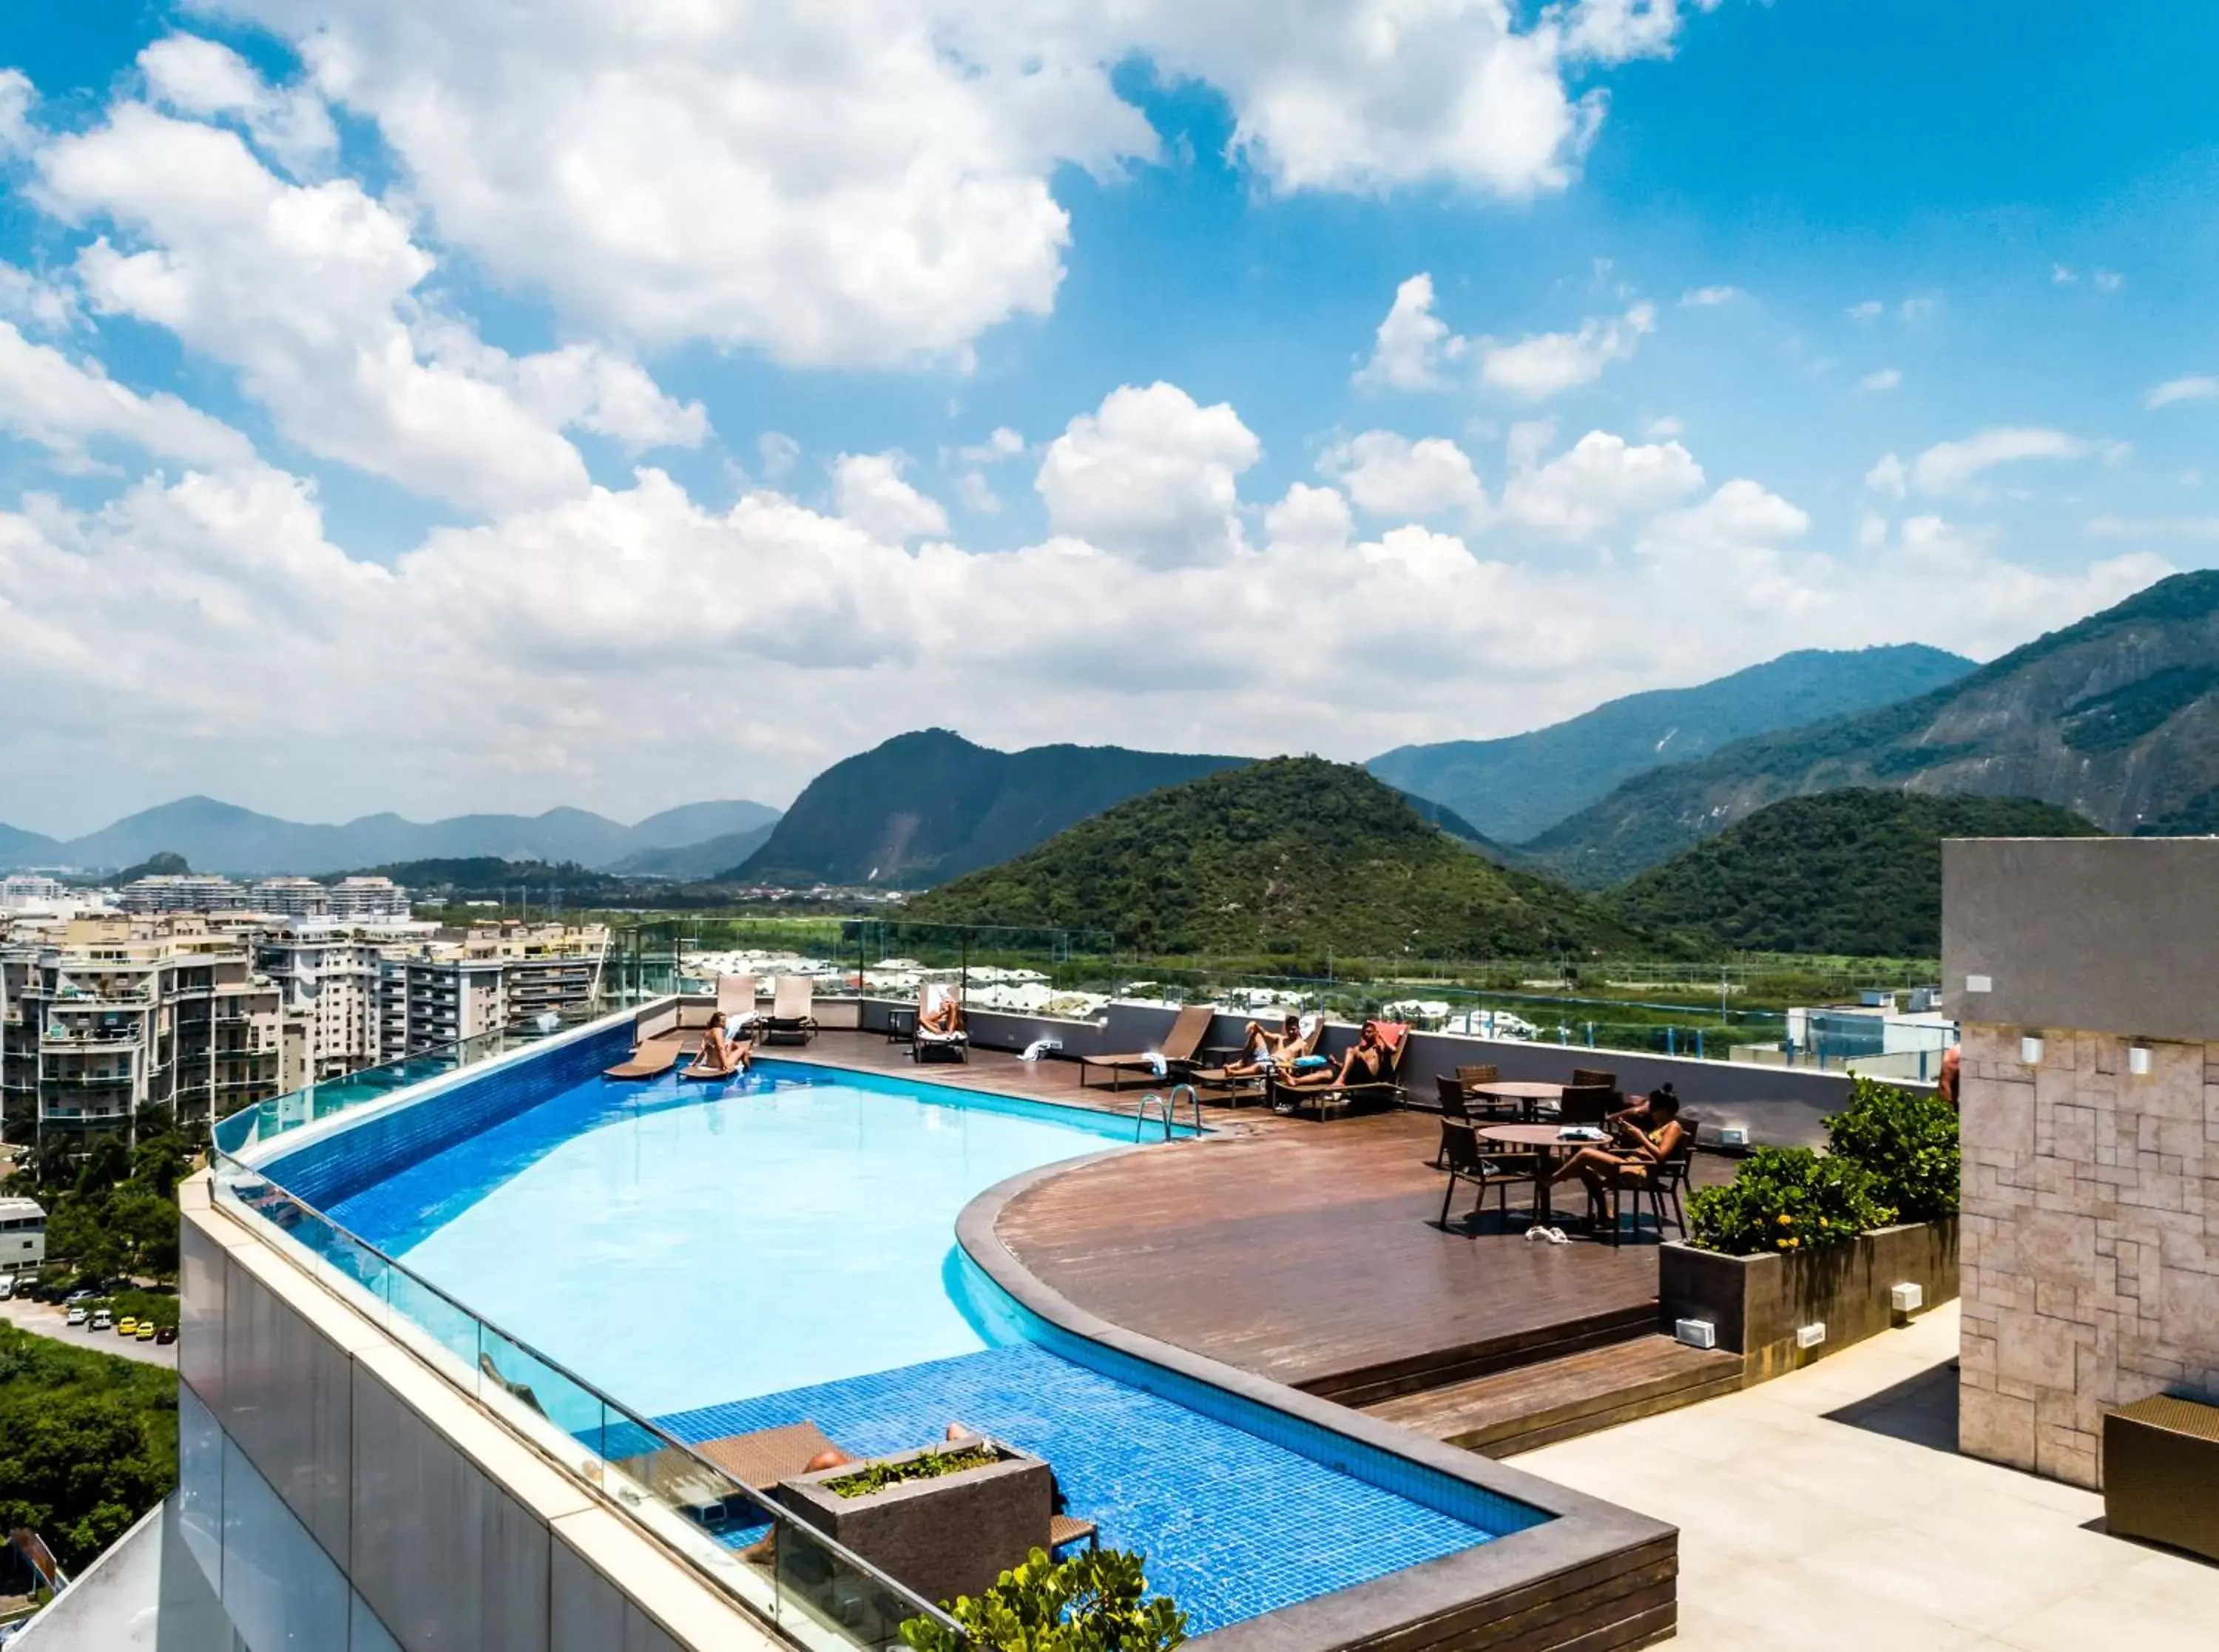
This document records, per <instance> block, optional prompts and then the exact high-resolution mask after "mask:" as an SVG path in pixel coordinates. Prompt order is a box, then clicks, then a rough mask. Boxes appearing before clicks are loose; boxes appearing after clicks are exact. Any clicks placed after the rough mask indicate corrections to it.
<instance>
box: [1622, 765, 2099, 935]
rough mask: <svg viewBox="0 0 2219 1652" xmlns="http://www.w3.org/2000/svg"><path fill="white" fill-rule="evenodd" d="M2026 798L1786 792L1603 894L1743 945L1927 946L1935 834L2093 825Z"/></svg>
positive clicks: (1652, 918)
mask: <svg viewBox="0 0 2219 1652" xmlns="http://www.w3.org/2000/svg"><path fill="white" fill-rule="evenodd" d="M2098 835H2100V833H2099V832H2098V829H2097V828H2096V827H2094V826H2092V825H2091V824H2089V823H2088V822H2086V821H2085V820H2083V819H2082V818H2081V817H2079V816H2078V815H2076V814H2073V812H2072V811H2071V810H2066V809H2060V808H2058V807H2057V806H2056V805H2055V804H2047V803H2039V802H2036V800H2035V799H2034V798H1967V797H1930V796H1927V795H1924V794H1922V793H1919V792H1880V791H1872V790H1868V789H1865V788H1862V787H1851V788H1849V789H1848V790H1846V791H1841V792H1821V793H1818V794H1817V795H1815V796H1812V797H1807V798H1783V799H1782V800H1781V801H1780V802H1778V803H1775V804H1768V805H1767V806H1766V807H1764V808H1762V809H1760V810H1757V811H1756V813H1755V814H1753V815H1751V816H1750V817H1749V818H1748V819H1746V820H1743V821H1741V822H1739V823H1737V824H1735V825H1732V826H1729V827H1727V828H1726V829H1725V830H1724V831H1723V832H1720V833H1719V835H1717V836H1716V837H1713V838H1709V839H1706V841H1704V842H1700V843H1698V844H1696V845H1695V846H1694V848H1691V849H1686V850H1683V851H1682V852H1681V853H1680V854H1677V855H1675V856H1674V857H1673V858H1672V859H1671V860H1668V861H1666V862H1665V863H1664V864H1663V866H1652V867H1650V869H1649V870H1648V871H1647V872H1644V873H1641V874H1640V876H1638V877H1637V878H1635V879H1632V881H1631V882H1630V883H1627V884H1625V885H1622V886H1620V887H1619V888H1618V889H1616V890H1613V891H1612V892H1611V893H1610V894H1609V895H1608V896H1607V897H1605V898H1606V899H1607V900H1609V901H1610V902H1612V904H1614V905H1615V906H1616V907H1617V909H1618V910H1619V913H1620V914H1621V915H1622V916H1624V918H1625V921H1626V922H1627V923H1628V924H1630V925H1632V926H1634V927H1636V928H1644V929H1648V930H1650V931H1654V932H1659V933H1669V932H1672V931H1680V932H1684V933H1687V934H1689V935H1691V936H1694V937H1695V938H1698V939H1700V940H1707V941H1713V942H1716V943H1718V944H1719V945H1722V946H1725V947H1734V948H1737V949H1743V950H1747V951H1751V952H1774V953H1828V954H1836V955H1846V956H1849V957H1860V958H1934V957H1938V956H1939V955H1940V953H1941V950H1942V839H1943V838H1945V837H2093V836H2098Z"/></svg>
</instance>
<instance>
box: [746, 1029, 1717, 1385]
mask: <svg viewBox="0 0 2219 1652" xmlns="http://www.w3.org/2000/svg"><path fill="white" fill-rule="evenodd" d="M767 1053H775V1054H779V1055H793V1056H798V1057H801V1058H803V1059H818V1060H823V1061H826V1062H830V1063H835V1064H837V1065H847V1066H856V1067H864V1068H867V1069H872V1070H877V1071H902V1072H904V1073H907V1072H915V1071H917V1069H916V1068H915V1067H914V1066H913V1065H911V1062H910V1061H909V1059H908V1058H907V1053H906V1049H905V1046H901V1045H895V1044H888V1043H886V1041H885V1040H883V1039H881V1038H879V1037H876V1036H873V1035H867V1034H826V1035H824V1036H823V1037H821V1038H819V1040H817V1043H816V1044H815V1045H814V1046H811V1048H810V1049H809V1050H808V1051H806V1052H802V1051H778V1052H767ZM917 1076H918V1077H920V1078H930V1079H931V1080H932V1081H933V1082H935V1083H943V1084H955V1085H960V1086H963V1087H967V1088H976V1089H982V1090H992V1091H995V1092H998V1093H1001V1094H1006V1095H1015V1096H1036V1097H1039V1098H1041V1099H1043V1100H1054V1101H1059V1102H1085V1103H1086V1104H1088V1105H1091V1106H1098V1107H1103V1108H1112V1109H1118V1110H1122V1111H1130V1110H1131V1109H1132V1108H1133V1107H1134V1104H1135V1102H1137V1099H1138V1096H1139V1094H1140V1092H1139V1091H1137V1090H1126V1091H1124V1092H1123V1093H1122V1094H1113V1093H1112V1092H1110V1091H1108V1090H1101V1089H1091V1090H1083V1091H1082V1090H1079V1088H1078V1068H1077V1065H1076V1064H1075V1063H1066V1062H1059V1061H1047V1062H1041V1063H1038V1064H1036V1065H1027V1064H1025V1063H1022V1062H1020V1061H1017V1060H1016V1059H1014V1058H1013V1057H1010V1056H1007V1055H1002V1054H998V1053H994V1052H988V1051H978V1052H974V1053H973V1056H972V1058H971V1059H970V1061H969V1062H967V1063H965V1064H960V1065H958V1064H954V1063H948V1064H935V1065H932V1066H931V1067H929V1068H928V1069H926V1070H924V1071H923V1072H920V1073H918V1074H917ZM1211 1122H1212V1123H1213V1124H1216V1125H1220V1126H1227V1127H1229V1128H1228V1131H1227V1133H1225V1134H1223V1135H1221V1136H1213V1137H1211V1138H1208V1139H1204V1140H1195V1141H1184V1142H1177V1143H1171V1144H1159V1145H1158V1146H1155V1147H1154V1148H1153V1149H1152V1150H1151V1151H1149V1152H1145V1153H1134V1154H1128V1155H1124V1156H1122V1157H1119V1158H1112V1159H1108V1160H1104V1161H1103V1162H1101V1163H1099V1164H1090V1165H1085V1166H1082V1167H1080V1168H1078V1169H1076V1170H1073V1171H1068V1172H1066V1173H1065V1174H1063V1175H1060V1176H1057V1177H1051V1178H1049V1179H1048V1180H1047V1181H1045V1182H1043V1183H1041V1184H1039V1185H1038V1186H1036V1187H1035V1188H1032V1189H1029V1190H1028V1191H1027V1192H1026V1193H1025V1194H1023V1195H1022V1196H1020V1197H1019V1198H1018V1199H1016V1201H1014V1202H1012V1203H1011V1204H1010V1208H1008V1209H1007V1210H1005V1211H1004V1213H1003V1215H1002V1219H1001V1223H1000V1232H1001V1235H1002V1238H1003V1239H1004V1241H1005V1242H1006V1243H1007V1244H1008V1245H1010V1249H1011V1250H1012V1251H1015V1252H1016V1255H1017V1257H1018V1258H1019V1259H1020V1260H1022V1262H1023V1263H1024V1264H1025V1265H1026V1266H1027V1267H1028V1268H1029V1269H1031V1270H1032V1271H1033V1272H1034V1273H1035V1274H1036V1275H1037V1276H1039V1277H1040V1278H1041V1280H1043V1281H1044V1282H1047V1284H1048V1285H1050V1286H1052V1287H1053V1288H1054V1289H1056V1290H1058V1291H1060V1292H1061V1293H1062V1294H1063V1295H1065V1296H1066V1297H1068V1298H1069V1299H1071V1301H1073V1302H1075V1303H1077V1304H1078V1305H1079V1306H1080V1307H1085V1308H1086V1309H1087V1310H1088V1311H1090V1312H1091V1313H1094V1314H1099V1315H1100V1316H1102V1317H1103V1318H1104V1319H1107V1320H1111V1321H1113V1322H1115V1323H1116V1324H1118V1325H1122V1326H1126V1327H1127V1328H1128V1329H1130V1330H1134V1331H1138V1332H1143V1333H1144V1334H1146V1335H1148V1336H1152V1337H1155V1338H1159V1339H1160V1340H1162V1341H1165V1342H1169V1343H1172V1344H1174V1345H1178V1346H1179V1347H1183V1348H1186V1349H1189V1350H1191V1351H1194V1352H1196V1353H1200V1354H1204V1355H1207V1356H1209V1357H1212V1358H1215V1359H1220V1360H1223V1361H1224V1362H1225V1363H1228V1364H1230V1365H1234V1366H1237V1367H1239V1368H1240V1369H1245V1370H1248V1371H1252V1372H1255V1373H1257V1374H1259V1375H1260V1376H1267V1377H1271V1378H1272V1379H1273V1380H1275V1381H1277V1382H1284V1383H1287V1384H1289V1385H1290V1386H1292V1387H1296V1388H1304V1389H1307V1390H1308V1391H1309V1392H1311V1393H1314V1394H1320V1395H1322V1396H1324V1397H1327V1398H1331V1399H1337V1400H1341V1401H1342V1402H1344V1403H1346V1404H1352V1405H1371V1404H1376V1403H1377V1402H1379V1401H1382V1400H1388V1399H1390V1398H1391V1397H1393V1396H1394V1395H1396V1394H1403V1393H1408V1392H1411V1391H1413V1390H1417V1389H1421V1388H1438V1387H1440V1386H1441V1385H1443V1384H1446V1383H1451V1382H1463V1381H1467V1380H1470V1379H1472V1378H1475V1377H1477V1376H1483V1375H1485V1374H1486V1373H1488V1372H1490V1371H1495V1370H1500V1369H1505V1368H1507V1367H1510V1366H1515V1365H1522V1364H1526V1363H1532V1362H1535V1361H1538V1360H1544V1359H1549V1358H1555V1357H1562V1356H1564V1355H1567V1354H1571V1353H1576V1352H1577V1351H1580V1350H1582V1349H1587V1348H1593V1347H1596V1346H1599V1345H1605V1344H1608V1343H1613V1342H1618V1341H1621V1340H1624V1339H1625V1338H1631V1337H1637V1336H1643V1335H1645V1334H1647V1333H1648V1332H1651V1331H1653V1330H1654V1328H1655V1323H1656V1320H1655V1305H1656V1246H1655V1245H1654V1244H1653V1243H1650V1242H1643V1243H1638V1244H1636V1243H1628V1244H1627V1245H1625V1246H1623V1247H1622V1248H1620V1249H1619V1250H1616V1251H1613V1250H1612V1249H1610V1248H1609V1247H1608V1246H1607V1245H1601V1244H1599V1243H1595V1242H1593V1241H1587V1240H1581V1241H1576V1242H1575V1243H1573V1244H1570V1245H1547V1244H1540V1243H1532V1242H1529V1241H1527V1240H1526V1239H1525V1237H1524V1234H1523V1231H1522V1229H1520V1228H1519V1227H1510V1228H1509V1229H1507V1230H1501V1229H1499V1224H1498V1221H1497V1219H1496V1217H1495V1215H1494V1214H1493V1213H1492V1212H1490V1213H1489V1215H1488V1217H1487V1218H1486V1219H1485V1222H1484V1224H1483V1226H1482V1230H1481V1231H1480V1232H1478V1233H1470V1232H1468V1231H1466V1230H1465V1229H1464V1228H1463V1227H1461V1226H1452V1227H1451V1228H1450V1229H1449V1230H1447V1231H1444V1230H1443V1229H1442V1228H1440V1227H1438V1226H1436V1225H1435V1222H1436V1220H1437V1219H1438V1217H1439V1214H1440V1206H1441V1193H1442V1180H1441V1177H1440V1174H1439V1172H1438V1171H1434V1170H1433V1168H1432V1167H1431V1165H1430V1163H1429V1161H1430V1160H1431V1158H1432V1157H1433V1152H1434V1145H1435V1142H1436V1141H1437V1140H1438V1138H1439V1124H1438V1123H1437V1122H1436V1121H1435V1120H1434V1119H1433V1117H1432V1115H1427V1114H1424V1113H1417V1112H1408V1113H1391V1114H1383V1115H1375V1116H1372V1117H1368V1118H1358V1119H1345V1120H1340V1121H1333V1122H1329V1123H1324V1124H1319V1123H1314V1122H1309V1121H1296V1120H1288V1119H1281V1118H1277V1117H1276V1116H1274V1115H1271V1114H1269V1113H1267V1112H1261V1111H1260V1110H1259V1109H1253V1108H1251V1109H1242V1110H1240V1111H1238V1112H1232V1113H1228V1112H1225V1111H1223V1110H1220V1109H1212V1110H1211ZM1699 1164H1703V1165H1704V1169H1705V1171H1707V1172H1709V1173H1717V1172H1718V1166H1717V1164H1716V1162H1715V1161H1709V1162H1707V1163H1706V1162H1704V1161H1699ZM1469 1200H1470V1191H1469V1189H1466V1190H1464V1192H1462V1193H1461V1194H1460V1195H1459V1197H1458V1202H1457V1214H1458V1217H1461V1216H1462V1214H1464V1211H1465V1210H1466V1209H1468V1208H1469Z"/></svg>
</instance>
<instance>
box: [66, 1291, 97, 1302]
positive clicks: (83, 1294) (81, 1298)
mask: <svg viewBox="0 0 2219 1652" xmlns="http://www.w3.org/2000/svg"><path fill="white" fill-rule="evenodd" d="M97 1295H100V1293H99V1292H98V1291H96V1290H73V1291H71V1293H70V1294H69V1295H66V1296H65V1297H63V1298H62V1301H63V1304H64V1305H65V1306H66V1305H68V1304H69V1303H71V1302H89V1301H91V1300H92V1299H93V1298H94V1297H96V1296H97Z"/></svg>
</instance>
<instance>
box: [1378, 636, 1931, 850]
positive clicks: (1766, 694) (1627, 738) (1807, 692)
mask: <svg viewBox="0 0 2219 1652" xmlns="http://www.w3.org/2000/svg"><path fill="white" fill-rule="evenodd" d="M1972 669H1973V662H1972V661H1970V660H1967V659H1962V658H1960V657H1959V656H1958V655H1954V654H1945V653H1943V652H1942V650H1941V649H1930V648H1926V647H1924V646H1923V645H1921V644H1918V643H1903V644H1900V645H1899V646H1897V647H1893V648H1873V649H1855V650H1848V651H1830V650H1826V649H1803V650H1801V651H1799V652H1798V653H1794V654H1783V655H1781V656H1780V658H1778V659H1777V660H1773V661H1768V662H1767V663H1765V664H1763V665H1760V666H1751V667H1750V668H1749V669H1748V670H1746V671H1737V672H1735V673H1734V674H1732V675H1731V676H1730V677H1720V678H1719V679H1718V680H1716V681H1714V682H1706V683H1702V684H1700V685H1698V686H1695V687H1693V688H1659V689H1656V690H1653V691H1651V692H1648V693H1645V694H1628V695H1627V696H1626V697H1625V699H1614V700H1609V701H1606V702H1605V703H1604V704H1602V705H1598V706H1596V707H1595V708H1594V711H1587V712H1583V713H1582V714H1581V715H1580V716H1578V717H1573V718H1571V719H1569V721H1567V722H1563V723H1557V724H1551V725H1550V726H1549V727H1548V728H1545V729H1536V730H1533V731H1532V733H1530V734H1520V735H1512V736H1509V737H1508V738H1507V739H1504V740H1453V741H1450V742H1447V743H1446V744H1444V745H1437V746H1402V747H1398V748H1395V750H1393V751H1390V752H1387V753H1384V754H1383V755H1380V756H1377V757H1375V758H1373V759H1372V760H1371V761H1370V762H1369V763H1367V764H1365V765H1364V767H1367V768H1369V769H1370V770H1371V772H1372V773H1374V774H1377V776H1378V777H1379V778H1380V779H1383V780H1384V781H1386V782H1387V783H1388V784H1389V785H1390V786H1400V787H1401V788H1402V790H1403V791H1405V792H1415V793H1417V794H1418V795H1419V796H1420V797H1425V798H1438V799H1439V801H1440V802H1442V803H1445V804H1448V806H1449V807H1450V808H1451V809H1453V810H1456V811H1457V812H1458V813H1459V814H1461V815H1463V816H1464V817H1465V818H1466V819H1467V820H1469V821H1470V822H1471V823H1472V824H1473V825H1474V826H1476V827H1477V828H1478V829H1479V830H1481V831H1482V832H1484V833H1486V834H1487V835H1489V836H1490V837H1495V838H1500V839H1501V840H1503V841H1504V842H1511V843H1520V842H1524V841H1525V840H1526V839H1527V838H1529V837H1532V836H1534V835H1537V834H1538V833H1539V832H1542V831H1544V830H1545V829H1547V828H1548V827H1550V826H1552V825H1554V824H1555V823H1557V822H1558V821H1560V820H1562V819H1563V818H1564V817H1566V816H1567V815H1569V814H1572V813H1575V812H1576V811H1577V810H1581V809H1584V808H1586V807H1587V806H1588V804H1591V803H1594V802H1595V801H1597V800H1598V799H1599V798H1602V797H1603V796H1605V795H1606V794H1607V792H1609V791H1610V790H1611V788H1612V787H1613V786H1617V785H1618V784H1619V782H1621V781H1623V780H1627V779H1632V777H1633V776H1634V775H1636V774H1640V773H1645V772H1646V771H1648V770H1650V769H1652V768H1657V767H1662V766H1663V765H1665V764H1668V763H1685V762H1692V761H1694V760H1695V759H1696V758H1699V757H1706V756H1708V755H1710V754H1711V753H1712V752H1714V751H1716V750H1718V749H1719V747H1721V746H1725V745H1727V744H1730V743H1731V742H1733V741H1736V740H1739V739H1742V738H1743V737H1744V736H1750V735H1756V734H1768V733H1770V732H1772V731H1773V730H1778V729H1791V728H1795V727H1799V726H1800V725H1801V724H1807V723H1816V722H1818V721H1819V720H1820V719H1821V718H1824V717H1839V716H1841V715H1843V714H1844V713H1846V712H1850V711H1867V710H1869V709H1871V708H1872V707H1874V706H1877V705H1888V704H1889V703H1891V702H1892V701H1895V700H1900V699H1910V698H1911V696H1913V695H1915V694H1924V693H1925V692H1928V691H1929V690H1930V689H1935V688H1939V687H1941V686H1942V685H1944V684H1945V683H1949V682H1952V681H1955V680H1956V679H1957V678H1960V677H1961V676H1963V675H1964V674H1966V673H1967V672H1968V671H1970V670H1972Z"/></svg>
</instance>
